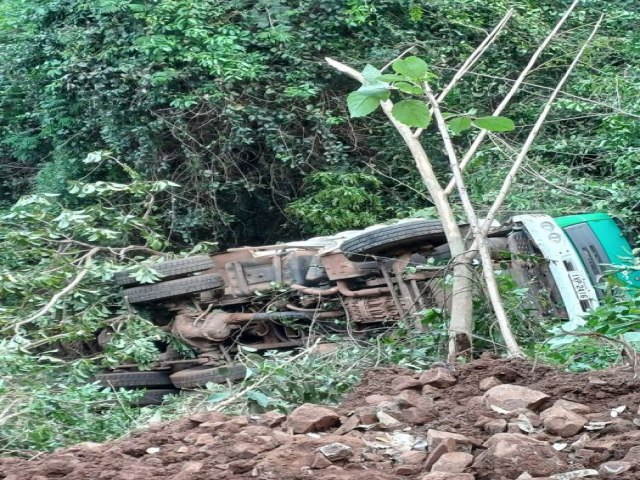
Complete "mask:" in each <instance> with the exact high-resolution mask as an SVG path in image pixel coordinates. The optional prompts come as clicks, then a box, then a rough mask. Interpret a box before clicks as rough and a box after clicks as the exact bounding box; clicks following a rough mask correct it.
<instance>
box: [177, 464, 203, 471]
mask: <svg viewBox="0 0 640 480" xmlns="http://www.w3.org/2000/svg"><path fill="white" fill-rule="evenodd" d="M202 467H204V464H203V463H202V462H186V463H185V464H184V465H183V466H182V471H183V472H186V473H197V472H199V471H200V470H202Z"/></svg>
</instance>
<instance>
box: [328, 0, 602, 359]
mask: <svg viewBox="0 0 640 480" xmlns="http://www.w3.org/2000/svg"><path fill="white" fill-rule="evenodd" d="M577 4H578V1H577V0H576V1H574V2H573V3H572V4H571V6H570V7H569V8H568V9H567V11H566V12H565V14H564V15H563V17H562V18H561V19H560V21H559V22H558V24H557V25H556V27H555V28H554V29H553V30H552V31H551V33H550V34H549V35H548V37H547V39H546V40H545V41H544V42H542V43H541V44H540V46H539V48H538V50H537V51H536V52H535V53H534V55H533V57H532V59H531V61H530V62H529V64H528V65H527V67H525V69H524V70H523V71H522V72H521V74H520V77H519V81H516V83H515V84H514V86H513V87H512V89H511V91H510V92H509V93H508V94H507V96H506V97H505V99H504V100H503V102H502V103H501V105H499V106H498V108H497V109H496V111H494V113H493V115H491V116H485V117H479V118H477V117H471V116H468V115H453V114H449V115H447V117H448V118H445V115H444V114H443V111H442V109H441V103H442V102H443V100H444V99H445V97H446V95H447V93H448V92H449V91H450V90H451V89H453V88H454V86H455V85H456V83H457V81H458V80H459V79H460V78H461V77H462V76H463V75H464V74H465V73H466V72H467V70H468V69H469V68H471V66H472V65H473V64H474V63H475V62H476V61H477V59H478V58H479V57H480V56H481V55H482V54H483V53H484V52H485V51H486V49H487V48H488V47H489V45H491V43H493V41H494V40H495V39H496V38H497V36H498V34H499V33H500V31H501V30H502V29H503V28H504V26H505V24H506V23H507V21H508V20H509V18H510V17H511V15H512V12H511V11H510V12H508V13H507V14H506V15H505V17H504V18H503V19H502V21H501V22H500V23H499V24H498V25H497V26H496V28H495V29H494V30H493V31H492V32H491V33H490V34H489V36H488V37H487V38H486V39H485V42H483V43H482V44H481V45H480V46H479V47H478V48H477V49H476V51H475V52H474V53H473V54H472V55H471V56H470V57H469V58H468V59H467V60H466V62H465V63H464V64H463V65H462V67H460V69H459V70H458V71H457V73H456V75H454V77H453V79H452V80H451V81H450V83H449V85H447V87H446V88H445V89H444V90H443V91H442V92H441V93H440V95H438V97H436V96H435V95H434V93H433V91H432V88H431V86H430V81H431V80H432V79H433V75H432V74H431V72H430V71H429V66H428V64H427V63H426V62H425V61H423V60H421V59H419V58H417V57H415V56H409V57H406V58H398V59H396V60H395V61H393V62H392V63H391V66H392V68H393V70H394V71H395V73H394V74H384V73H383V72H384V70H385V68H386V67H385V68H383V69H382V70H380V71H378V70H377V69H375V68H374V67H372V66H370V65H367V66H366V67H365V69H364V70H363V71H362V73H360V72H357V71H356V70H354V69H353V68H351V67H348V66H346V65H343V64H341V63H339V62H336V61H335V60H332V59H327V62H328V63H329V64H330V65H331V66H333V67H334V68H336V69H337V70H339V71H341V72H343V73H346V74H348V75H349V76H351V77H352V78H354V79H356V80H358V81H359V82H360V83H361V84H362V86H361V87H360V88H359V89H358V90H357V91H356V92H353V93H352V94H351V95H350V96H349V98H348V103H349V109H350V112H351V115H352V116H354V117H359V116H365V115H367V114H369V113H371V112H373V111H375V110H376V109H377V108H378V106H380V107H381V108H382V111H383V112H384V113H385V115H386V116H387V118H388V119H389V120H390V122H391V123H392V124H393V126H394V127H395V128H396V130H397V131H398V133H399V134H400V136H401V137H402V139H403V141H404V143H405V145H406V146H407V148H408V149H409V150H410V152H411V155H412V157H413V158H414V160H415V162H416V167H417V169H418V170H419V172H420V174H421V177H422V179H423V182H424V185H425V187H426V188H427V190H428V192H429V194H430V196H431V199H432V201H433V203H434V205H435V207H436V209H437V211H438V214H439V217H440V219H441V220H442V222H443V227H444V232H445V235H446V237H447V241H448V243H449V247H450V250H451V256H452V258H453V261H454V271H453V274H454V279H453V292H452V295H453V299H454V301H453V304H452V308H451V321H450V327H449V336H450V343H449V357H450V360H455V358H457V356H458V355H461V354H462V355H465V356H469V355H470V353H471V348H472V338H473V321H472V292H473V286H472V281H471V264H470V262H471V259H472V257H473V256H474V255H475V254H476V253H479V255H480V259H481V261H482V267H483V275H484V280H485V285H486V288H487V290H488V293H489V298H490V300H491V304H492V306H493V309H494V313H495V315H496V318H497V321H498V324H499V326H500V330H501V332H502V336H503V338H504V341H505V343H506V347H507V350H508V351H509V353H510V354H511V355H513V356H521V355H522V351H521V350H520V347H519V346H518V344H517V341H516V339H515V337H514V336H513V333H512V332H511V327H510V324H509V321H508V318H507V316H506V313H505V311H504V307H503V305H502V301H501V298H500V294H499V291H498V286H497V282H496V279H495V275H494V271H493V263H492V260H491V256H490V252H489V247H488V245H487V243H486V241H485V240H486V236H487V233H488V231H489V227H490V224H491V222H492V221H493V219H494V218H495V215H496V212H497V211H498V209H499V208H500V206H501V205H502V202H503V201H504V198H505V197H506V195H507V193H508V191H509V189H510V187H511V185H512V183H513V180H514V178H515V175H516V174H517V172H518V170H519V168H520V166H521V165H522V162H523V160H524V158H525V157H526V155H527V153H528V151H529V149H530V147H531V144H532V143H533V139H534V138H535V137H536V135H537V133H538V132H539V130H540V128H541V126H542V124H543V123H544V121H545V119H546V117H547V115H548V113H549V111H550V109H551V106H552V104H553V102H554V100H555V98H556V97H557V95H558V93H559V91H560V89H561V88H562V86H563V85H564V84H565V82H566V81H567V79H568V77H569V75H570V74H571V72H572V70H573V68H574V67H575V66H576V65H577V63H578V61H579V60H580V57H581V56H582V54H583V53H584V51H585V49H586V46H587V44H588V43H589V42H590V41H591V40H592V39H593V37H594V36H595V33H596V32H597V30H598V29H599V27H600V24H601V22H602V16H601V17H600V20H599V21H598V22H597V23H596V25H595V27H594V28H593V30H592V32H591V34H590V36H589V37H588V39H587V40H586V41H585V43H584V44H583V46H582V48H581V49H580V50H579V51H578V53H577V54H576V56H575V57H574V59H573V61H572V63H571V65H570V66H569V68H568V69H567V71H566V73H565V75H564V76H563V77H562V79H561V80H560V82H559V83H558V84H557V86H556V88H555V89H554V91H553V92H552V94H551V95H550V96H549V98H548V100H547V102H546V103H545V105H544V108H543V110H542V112H541V113H540V115H539V116H538V119H537V120H536V122H535V124H534V127H533V128H532V130H531V132H530V134H529V136H528V138H527V140H526V141H525V143H524V145H523V146H522V148H521V149H520V151H519V152H518V154H517V155H516V157H515V159H514V162H513V165H512V167H511V171H510V172H509V174H508V175H507V177H506V178H505V179H504V182H503V187H502V189H501V191H500V194H499V195H498V197H497V198H496V199H495V201H494V202H493V205H492V207H491V208H490V210H489V214H488V217H487V219H486V220H485V221H484V223H482V224H481V223H480V221H479V220H478V215H477V213H476V209H475V208H474V206H473V204H472V203H471V200H470V197H469V195H468V193H467V189H466V185H465V180H464V177H463V176H462V164H461V162H460V161H459V160H458V155H457V153H456V150H455V147H454V145H453V143H452V141H451V138H450V133H449V132H450V131H451V132H453V133H459V132H461V131H463V130H466V129H468V128H470V127H471V126H473V125H475V126H476V127H479V128H480V129H481V133H479V134H478V136H477V137H476V140H475V142H474V143H473V144H472V145H471V147H469V149H468V151H467V153H466V154H465V155H464V157H465V159H466V161H467V162H468V161H470V160H471V159H472V158H473V155H474V153H475V152H476V150H477V148H478V146H479V144H480V143H481V142H482V140H483V138H484V136H485V135H486V133H487V132H491V131H493V132H505V131H511V130H513V129H514V124H513V122H512V121H511V120H510V119H508V118H505V117H500V116H499V114H500V113H501V111H502V109H503V108H504V106H506V104H507V103H508V102H509V101H510V99H511V98H512V97H513V95H514V94H515V92H516V91H517V90H518V87H519V85H520V83H521V82H522V81H523V79H524V78H525V77H526V75H527V74H528V73H529V71H530V70H531V68H532V67H533V65H534V64H535V62H536V60H537V58H538V57H539V56H540V54H541V52H542V51H543V50H544V48H545V47H546V46H547V45H548V43H549V42H550V41H551V39H552V38H553V37H554V36H555V34H556V33H557V32H558V31H559V30H560V27H561V26H562V25H563V23H564V22H565V21H566V20H567V18H568V17H569V15H570V14H571V12H572V11H573V9H574V8H575V7H576V5H577ZM406 53H408V51H406V52H405V54H406ZM401 57H404V54H403V55H402V56H401ZM391 91H398V92H402V93H403V94H409V95H411V96H418V97H423V98H426V99H427V101H428V102H427V103H425V102H424V101H421V100H415V99H403V100H400V101H399V102H398V103H395V104H394V103H393V102H392V101H391V100H390V95H391ZM429 107H430V108H429ZM432 115H433V117H435V120H436V124H437V127H438V131H439V134H440V137H441V139H442V142H443V145H444V149H445V151H446V153H447V156H448V158H449V164H450V173H451V175H452V177H453V178H452V180H451V186H450V187H449V188H447V189H445V188H443V187H442V185H441V184H440V182H439V180H438V177H437V175H436V173H435V171H434V169H433V166H432V163H431V161H430V159H429V156H428V154H427V153H426V151H425V149H424V147H423V146H422V144H421V143H420V141H419V137H420V134H421V133H422V131H423V129H425V128H427V127H428V126H429V124H430V123H431V118H432ZM411 127H415V128H416V130H415V131H413V130H411ZM453 186H455V187H456V188H457V191H458V195H459V199H460V203H461V204H462V208H463V210H464V212H465V216H466V219H467V222H468V223H469V225H470V228H471V231H472V234H473V238H474V243H473V245H472V246H471V248H469V247H468V246H467V245H465V242H464V239H463V236H462V233H461V230H460V228H459V226H458V223H457V222H456V217H455V214H454V209H453V207H452V204H451V202H450V199H449V197H448V195H447V192H448V193H450V192H451V191H452V187H453Z"/></svg>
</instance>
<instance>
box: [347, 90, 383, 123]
mask: <svg viewBox="0 0 640 480" xmlns="http://www.w3.org/2000/svg"><path fill="white" fill-rule="evenodd" d="M378 105H380V100H378V99H377V98H376V97H372V96H369V95H366V94H364V93H362V92H358V91H355V92H351V93H350V94H349V96H348V97H347V107H348V108H349V115H351V117H352V118H356V117H364V116H367V115H369V114H370V113H371V112H373V111H375V110H376V108H378Z"/></svg>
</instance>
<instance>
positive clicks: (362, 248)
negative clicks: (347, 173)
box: [340, 219, 446, 261]
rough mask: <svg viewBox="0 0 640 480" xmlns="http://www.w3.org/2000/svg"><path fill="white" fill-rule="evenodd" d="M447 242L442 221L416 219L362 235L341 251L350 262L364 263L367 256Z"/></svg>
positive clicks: (344, 244) (344, 245)
mask: <svg viewBox="0 0 640 480" xmlns="http://www.w3.org/2000/svg"><path fill="white" fill-rule="evenodd" d="M445 240H446V238H445V235H444V229H443V228H442V222H441V221H440V220H422V219H416V220H412V221H408V222H403V223H397V224H395V225H389V226H386V227H381V228H379V229H376V230H371V231H369V232H364V233H361V234H360V235H356V236H355V237H352V238H349V239H347V240H345V241H344V242H342V245H341V246H340V249H341V250H342V253H344V255H345V256H346V257H347V258H348V259H349V260H354V261H363V260H364V259H365V258H366V256H367V255H373V254H377V253H385V252H389V251H390V250H393V249H395V248H398V247H405V246H408V245H412V244H421V243H425V242H429V243H431V242H435V243H438V242H444V241H445Z"/></svg>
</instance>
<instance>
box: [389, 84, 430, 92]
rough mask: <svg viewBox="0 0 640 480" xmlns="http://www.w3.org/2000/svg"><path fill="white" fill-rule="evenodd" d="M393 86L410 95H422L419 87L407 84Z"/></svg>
mask: <svg viewBox="0 0 640 480" xmlns="http://www.w3.org/2000/svg"><path fill="white" fill-rule="evenodd" d="M394 86H395V87H396V88H397V89H398V90H400V91H401V92H404V93H410V94H411V95H422V94H423V93H424V92H423V91H422V89H421V88H420V87H416V86H415V85H411V84H410V83H407V82H398V83H396V84H395V85H394Z"/></svg>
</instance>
